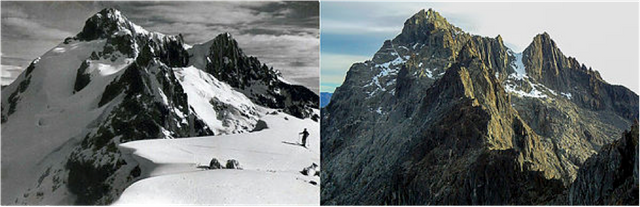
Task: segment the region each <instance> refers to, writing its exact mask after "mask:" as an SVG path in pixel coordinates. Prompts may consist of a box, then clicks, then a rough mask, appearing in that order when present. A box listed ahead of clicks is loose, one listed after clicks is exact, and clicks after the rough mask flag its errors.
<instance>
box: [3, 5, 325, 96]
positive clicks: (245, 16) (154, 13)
mask: <svg viewBox="0 0 640 207" xmlns="http://www.w3.org/2000/svg"><path fill="white" fill-rule="evenodd" d="M1 4H2V23H1V24H2V30H1V31H2V39H1V42H2V44H1V52H2V84H3V85H4V84H8V83H9V82H11V81H13V79H15V77H16V76H17V75H18V74H19V73H20V72H21V71H22V70H23V69H24V68H25V67H26V66H27V65H28V64H29V63H30V62H31V61H32V60H33V59H35V58H36V57H38V56H41V55H42V54H44V53H45V52H47V51H48V50H50V49H52V48H53V47H55V46H56V45H58V44H60V43H61V42H62V41H63V40H64V38H66V37H70V36H75V34H77V33H78V32H79V31H80V30H82V27H83V26H84V22H85V21H86V20H87V19H88V18H89V17H90V16H92V15H93V14H95V13H97V12H98V11H100V10H102V9H103V8H106V7H113V8H116V9H119V10H120V11H122V12H123V14H124V15H125V16H127V17H128V18H129V20H131V21H132V22H134V23H135V24H138V25H140V26H142V27H144V28H146V29H147V30H150V31H155V32H161V33H164V34H170V35H176V34H178V33H182V35H183V36H184V40H185V42H186V43H188V44H195V43H202V42H206V41H208V40H211V39H213V38H214V37H216V36H217V35H218V34H220V33H222V32H229V33H231V34H232V35H233V37H234V38H235V39H236V40H237V41H238V43H239V44H240V47H241V48H242V49H243V50H244V52H245V53H246V54H248V55H251V56H256V57H258V59H259V60H260V61H261V62H263V63H266V64H267V65H269V66H273V67H274V68H276V69H278V70H280V71H282V73H283V76H284V77H285V78H286V79H288V80H290V81H292V82H294V83H300V84H303V85H305V86H307V87H309V88H310V89H312V90H314V91H316V92H317V91H318V81H319V59H318V58H319V55H318V54H319V45H320V42H319V30H318V27H319V18H318V12H319V11H318V2H7V1H2V3H1Z"/></svg>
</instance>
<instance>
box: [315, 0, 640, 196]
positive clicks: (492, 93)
mask: <svg viewBox="0 0 640 207" xmlns="http://www.w3.org/2000/svg"><path fill="white" fill-rule="evenodd" d="M320 18H321V28H320V31H321V78H320V79H321V83H320V84H321V106H322V108H321V111H322V112H321V117H322V118H321V120H322V121H321V137H322V141H321V152H322V154H321V156H322V166H323V168H322V173H321V174H322V176H321V204H322V205H638V121H637V120H638V95H637V93H638V3H637V2H629V3H551V2H547V3H543V2H534V3H509V2H504V3H485V2H473V3H470V2H456V3H446V2H437V3H421V2H409V3H400V2H397V3H396V2H328V1H323V2H321V14H320Z"/></svg>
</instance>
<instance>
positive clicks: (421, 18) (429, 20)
mask: <svg viewBox="0 0 640 207" xmlns="http://www.w3.org/2000/svg"><path fill="white" fill-rule="evenodd" d="M420 24H430V25H433V28H440V26H447V25H449V22H447V19H445V18H444V17H442V16H441V15H440V13H438V12H437V11H435V10H433V9H431V8H429V9H428V10H426V11H425V10H424V9H422V10H420V11H419V12H418V13H416V14H414V15H413V16H412V17H411V18H409V19H408V20H407V21H406V22H405V23H404V25H405V28H406V27H407V26H413V25H420Z"/></svg>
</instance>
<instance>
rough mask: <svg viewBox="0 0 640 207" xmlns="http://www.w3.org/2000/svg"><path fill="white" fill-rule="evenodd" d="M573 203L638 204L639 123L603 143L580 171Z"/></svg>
mask: <svg viewBox="0 0 640 207" xmlns="http://www.w3.org/2000/svg"><path fill="white" fill-rule="evenodd" d="M568 202H569V204H570V205H638V122H637V121H636V122H635V123H634V124H633V125H632V126H631V130H629V131H625V132H624V133H623V134H622V138H620V139H619V140H616V141H614V142H613V143H611V144H608V145H606V146H603V147H602V149H601V150H600V152H598V154H597V155H594V156H592V157H591V158H589V159H588V160H587V161H586V162H585V163H584V164H583V165H582V166H581V167H580V171H579V172H578V176H577V178H576V180H575V181H574V182H573V184H572V185H571V188H570V190H569V192H568Z"/></svg>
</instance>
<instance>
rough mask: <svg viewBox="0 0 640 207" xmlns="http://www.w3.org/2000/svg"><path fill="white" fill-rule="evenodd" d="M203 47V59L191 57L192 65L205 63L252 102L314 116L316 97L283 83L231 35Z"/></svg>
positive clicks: (304, 116)
mask: <svg viewBox="0 0 640 207" xmlns="http://www.w3.org/2000/svg"><path fill="white" fill-rule="evenodd" d="M203 46H204V47H207V48H206V49H207V50H208V52H207V53H206V56H204V57H192V59H194V61H193V62H204V63H205V68H206V71H207V72H208V73H210V74H212V75H213V76H214V77H216V78H217V79H218V80H221V81H224V82H227V83H229V85H231V86H232V87H234V88H237V89H238V90H239V91H241V92H242V93H243V94H245V95H246V96H247V97H249V98H250V99H251V100H252V101H253V102H254V103H257V104H260V105H262V106H266V107H269V108H276V109H283V110H284V112H286V113H289V114H291V115H293V116H296V117H298V118H309V117H312V116H313V115H314V113H313V110H312V109H314V108H316V109H317V108H318V101H319V96H318V94H315V93H314V92H313V91H311V90H309V89H307V88H305V87H303V86H300V85H293V84H289V83H286V82H284V81H282V75H281V74H280V71H277V70H275V69H273V67H268V66H267V65H265V64H262V63H260V61H259V60H258V59H257V58H256V57H252V56H247V55H245V54H244V52H242V49H240V47H239V46H238V42H236V40H235V39H233V37H232V36H231V34H229V33H224V34H220V35H218V36H217V37H216V38H214V39H213V40H211V41H209V42H207V43H205V44H203Z"/></svg>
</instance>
